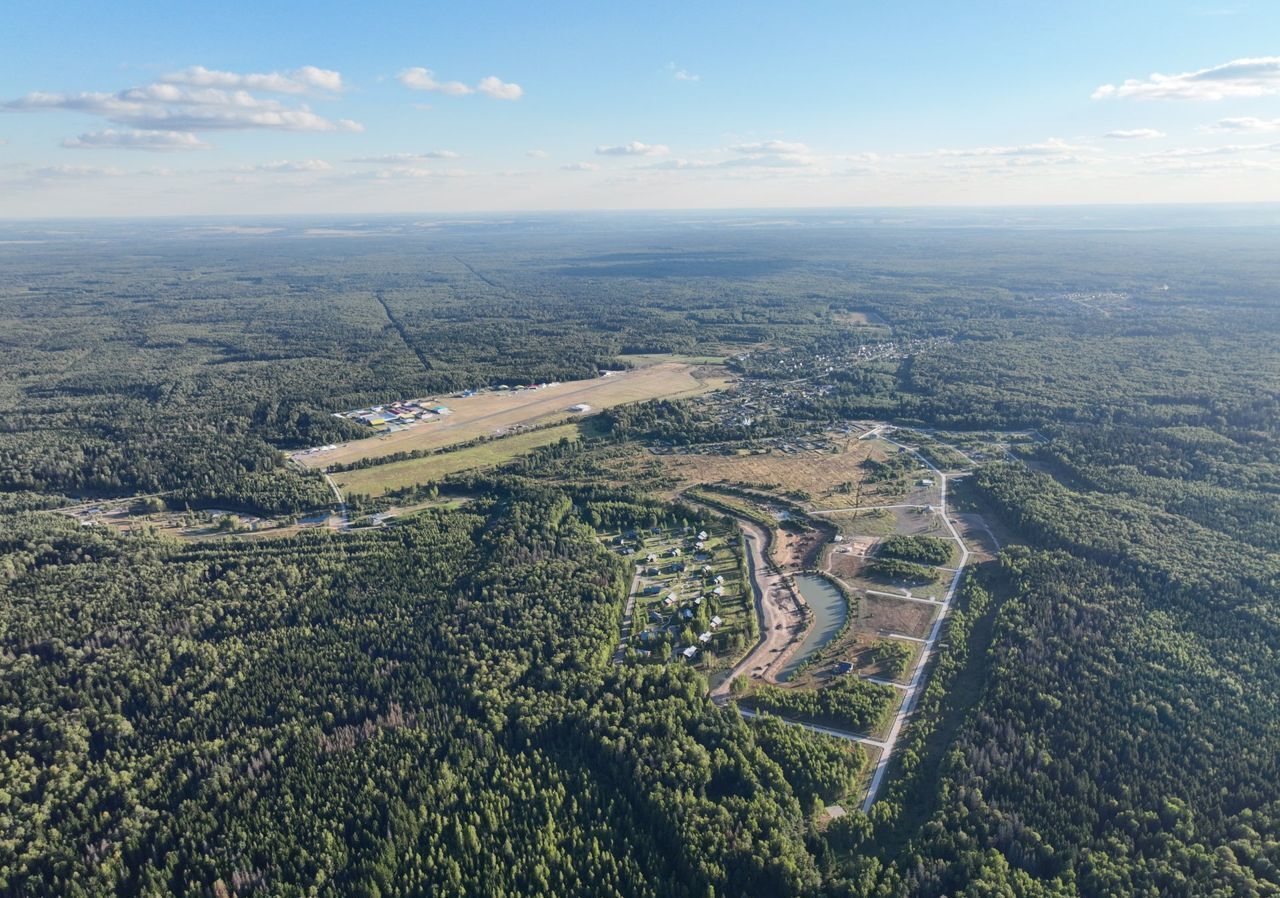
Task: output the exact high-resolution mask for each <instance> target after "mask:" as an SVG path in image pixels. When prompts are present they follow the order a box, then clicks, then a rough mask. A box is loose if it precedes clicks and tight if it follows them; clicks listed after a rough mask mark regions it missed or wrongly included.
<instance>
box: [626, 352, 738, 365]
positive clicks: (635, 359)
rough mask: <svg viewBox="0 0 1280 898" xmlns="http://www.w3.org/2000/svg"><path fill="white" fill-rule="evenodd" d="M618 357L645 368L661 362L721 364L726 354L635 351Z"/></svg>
mask: <svg viewBox="0 0 1280 898" xmlns="http://www.w3.org/2000/svg"><path fill="white" fill-rule="evenodd" d="M618 358H619V359H621V360H622V361H624V362H626V363H628V364H630V365H634V366H635V367H637V368H645V367H648V366H649V365H657V364H661V363H662V362H684V363H685V364H688V365H723V364H724V360H725V359H726V358H727V356H723V355H680V354H678V353H672V352H635V353H627V354H624V355H620V356H618Z"/></svg>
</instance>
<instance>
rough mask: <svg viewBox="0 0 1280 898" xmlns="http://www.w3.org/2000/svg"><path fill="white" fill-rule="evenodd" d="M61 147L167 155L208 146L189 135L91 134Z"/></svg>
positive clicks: (103, 132)
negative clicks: (135, 151)
mask: <svg viewBox="0 0 1280 898" xmlns="http://www.w3.org/2000/svg"><path fill="white" fill-rule="evenodd" d="M62 145H63V146H64V147H66V148H67V149H70V150H146V151H148V152H152V153H169V152H174V151H178V150H206V149H208V148H209V146H210V145H209V144H207V143H205V142H204V141H202V140H201V139H200V138H198V137H196V136H195V135H194V134H192V133H191V132H190V131H117V130H115V129H114V128H108V129H106V130H105V131H90V132H89V133H87V134H81V135H80V136H79V137H68V138H67V139H66V140H64V141H63V142H62Z"/></svg>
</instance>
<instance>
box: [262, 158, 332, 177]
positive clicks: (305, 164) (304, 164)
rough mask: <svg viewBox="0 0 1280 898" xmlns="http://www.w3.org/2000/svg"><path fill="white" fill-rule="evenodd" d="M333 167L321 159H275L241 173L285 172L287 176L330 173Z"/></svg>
mask: <svg viewBox="0 0 1280 898" xmlns="http://www.w3.org/2000/svg"><path fill="white" fill-rule="evenodd" d="M332 169H333V166H332V165H330V164H329V163H328V162H325V161H324V160H323V159H298V160H293V159H277V160H275V161H272V162H260V163H258V164H257V165H248V166H245V167H244V168H242V169H241V171H264V172H286V173H289V174H297V173H300V172H318V171H331V170H332Z"/></svg>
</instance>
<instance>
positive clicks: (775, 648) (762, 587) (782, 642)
mask: <svg viewBox="0 0 1280 898" xmlns="http://www.w3.org/2000/svg"><path fill="white" fill-rule="evenodd" d="M742 529H743V530H744V531H745V533H746V535H747V551H748V553H749V554H750V568H751V579H752V584H753V586H754V587H755V589H756V596H755V598H756V605H757V609H758V611H759V613H760V617H761V621H762V625H761V632H760V636H761V638H760V642H759V643H758V644H757V645H756V647H755V648H753V649H752V650H751V651H750V652H748V653H747V654H746V656H745V657H743V659H742V660H741V661H739V662H738V663H737V664H736V665H735V666H734V668H733V670H732V671H730V673H729V675H728V676H727V677H725V679H724V680H723V681H722V682H721V683H720V685H718V686H717V687H716V688H715V689H714V690H712V693H711V697H712V698H713V699H715V700H718V701H724V700H726V699H728V697H729V694H730V686H731V685H732V683H733V681H734V680H735V679H737V678H738V677H739V676H746V677H755V676H759V677H760V678H762V679H765V680H769V681H772V679H773V673H774V672H775V671H776V670H777V668H778V666H779V665H780V664H781V662H782V661H783V660H784V659H785V658H786V656H787V655H788V654H789V653H790V649H791V648H793V647H794V646H795V645H797V644H798V643H799V640H800V639H801V637H803V635H804V629H805V627H804V616H803V615H802V614H801V613H800V606H799V599H798V598H797V597H796V595H795V592H794V590H792V588H791V587H790V586H788V585H786V583H785V578H784V577H782V576H781V575H779V574H776V573H774V572H773V571H772V569H771V568H770V567H769V566H768V565H767V564H766V563H765V558H764V553H765V552H766V551H767V546H766V537H765V532H764V530H763V529H762V528H761V527H759V526H758V525H756V524H753V523H750V522H747V521H744V522H742Z"/></svg>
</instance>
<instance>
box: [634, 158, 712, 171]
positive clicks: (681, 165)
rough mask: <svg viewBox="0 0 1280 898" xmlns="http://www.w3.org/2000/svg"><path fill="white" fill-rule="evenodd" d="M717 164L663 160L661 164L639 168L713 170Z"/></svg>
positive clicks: (692, 160)
mask: <svg viewBox="0 0 1280 898" xmlns="http://www.w3.org/2000/svg"><path fill="white" fill-rule="evenodd" d="M716 165H717V163H715V162H707V161H705V160H702V159H664V160H662V161H661V162H651V163H649V164H648V165H644V166H641V168H648V169H655V170H658V171H690V170H695V169H701V168H715V167H716Z"/></svg>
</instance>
